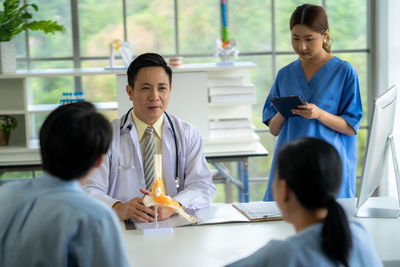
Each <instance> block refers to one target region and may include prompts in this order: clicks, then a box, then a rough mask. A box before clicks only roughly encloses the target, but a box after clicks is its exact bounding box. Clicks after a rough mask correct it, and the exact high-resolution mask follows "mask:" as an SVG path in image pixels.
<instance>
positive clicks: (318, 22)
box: [290, 4, 332, 53]
mask: <svg viewBox="0 0 400 267" xmlns="http://www.w3.org/2000/svg"><path fill="white" fill-rule="evenodd" d="M298 24H300V25H305V26H307V27H309V28H310V29H311V30H313V31H315V32H318V33H321V34H322V35H323V34H324V32H325V31H326V30H329V23H328V15H327V14H326V12H325V9H324V8H323V7H322V6H317V5H312V4H303V5H301V6H298V7H296V9H295V10H294V11H293V13H292V16H291V17H290V30H292V29H293V27H294V26H296V25H298ZM331 46H332V40H331V37H330V35H329V32H328V35H327V37H326V40H325V41H324V43H323V45H322V48H323V49H324V50H325V51H326V52H328V53H330V52H331Z"/></svg>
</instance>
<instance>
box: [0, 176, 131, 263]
mask: <svg viewBox="0 0 400 267" xmlns="http://www.w3.org/2000/svg"><path fill="white" fill-rule="evenodd" d="M0 205H1V209H0V266H49V267H54V266H88V267H89V266H96V267H98V266H129V263H128V260H127V258H126V255H125V248H124V246H123V243H122V239H121V233H120V229H119V227H120V226H119V224H118V221H117V218H116V215H115V214H114V213H113V211H112V210H111V209H110V208H108V207H106V206H105V205H104V204H103V203H100V202H98V201H96V200H93V199H91V198H90V197H89V196H88V195H86V194H85V193H84V192H83V191H82V189H81V187H80V185H79V183H78V182H77V181H63V180H60V179H58V178H56V177H54V176H51V175H50V174H48V173H46V172H44V173H43V174H42V176H41V177H39V178H35V179H32V180H29V181H20V182H12V183H6V184H4V185H2V186H0Z"/></svg>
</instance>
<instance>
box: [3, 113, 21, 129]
mask: <svg viewBox="0 0 400 267" xmlns="http://www.w3.org/2000/svg"><path fill="white" fill-rule="evenodd" d="M17 125H18V123H17V120H16V119H15V118H14V117H11V116H8V115H0V131H3V132H4V133H9V132H10V131H11V130H14V129H15V128H16V127H17Z"/></svg>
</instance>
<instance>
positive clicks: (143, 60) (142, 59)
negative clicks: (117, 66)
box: [127, 53, 172, 89]
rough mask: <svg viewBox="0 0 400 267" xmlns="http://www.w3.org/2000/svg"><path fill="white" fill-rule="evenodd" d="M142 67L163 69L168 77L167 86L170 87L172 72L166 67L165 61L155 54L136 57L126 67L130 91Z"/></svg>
mask: <svg viewBox="0 0 400 267" xmlns="http://www.w3.org/2000/svg"><path fill="white" fill-rule="evenodd" d="M144 67H163V68H164V70H165V72H166V73H167V75H168V77H169V84H170V85H171V81H172V70H171V68H170V67H169V66H168V64H167V62H166V61H165V59H164V58H163V57H162V56H160V55H159V54H156V53H145V54H141V55H139V56H137V57H136V58H135V59H134V60H133V61H132V62H131V64H130V65H129V67H128V71H127V76H128V84H129V85H130V86H131V87H132V89H133V86H134V84H135V80H136V76H137V74H138V72H139V70H140V69H141V68H144Z"/></svg>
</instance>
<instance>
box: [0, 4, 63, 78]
mask: <svg viewBox="0 0 400 267" xmlns="http://www.w3.org/2000/svg"><path fill="white" fill-rule="evenodd" d="M20 2H21V0H5V1H4V2H3V10H0V73H14V72H15V70H16V64H15V47H14V44H13V43H12V42H11V39H12V38H13V37H14V36H15V35H17V34H19V33H21V32H23V31H25V30H28V29H29V30H32V31H43V32H44V33H53V34H54V32H56V31H61V32H63V31H65V28H64V26H62V25H59V24H58V23H57V22H55V21H51V20H38V21H32V20H31V19H32V13H31V11H34V12H37V11H38V10H39V8H38V6H37V5H35V4H21V3H20Z"/></svg>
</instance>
